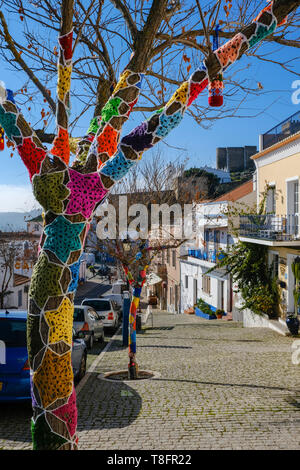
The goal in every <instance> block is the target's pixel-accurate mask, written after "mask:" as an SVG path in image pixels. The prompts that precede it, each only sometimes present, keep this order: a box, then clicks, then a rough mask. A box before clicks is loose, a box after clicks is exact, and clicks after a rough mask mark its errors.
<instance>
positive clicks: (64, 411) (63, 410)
mask: <svg viewBox="0 0 300 470" xmlns="http://www.w3.org/2000/svg"><path fill="white" fill-rule="evenodd" d="M53 414H54V415H55V416H57V417H58V418H60V419H61V420H62V421H64V422H65V423H66V425H67V428H68V431H69V433H70V436H71V437H72V436H74V434H75V432H76V423H77V409H76V393H75V388H73V391H72V393H71V395H70V398H69V400H68V403H67V404H66V405H63V406H61V407H60V408H57V409H56V410H55V411H53Z"/></svg>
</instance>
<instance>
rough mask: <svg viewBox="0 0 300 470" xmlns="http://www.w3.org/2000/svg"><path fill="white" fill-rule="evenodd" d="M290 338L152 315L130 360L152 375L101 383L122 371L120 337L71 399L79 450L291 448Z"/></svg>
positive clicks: (295, 430) (294, 381) (296, 396)
mask: <svg viewBox="0 0 300 470" xmlns="http://www.w3.org/2000/svg"><path fill="white" fill-rule="evenodd" d="M292 341H293V338H288V337H283V336H279V335H277V334H276V333H274V332H272V331H271V330H267V329H260V328H254V329H249V328H247V329H246V328H242V325H241V324H240V323H235V322H227V321H223V320H214V321H206V320H202V319H200V318H198V317H195V316H188V315H172V314H166V313H160V312H156V313H154V328H151V327H149V326H148V327H146V329H145V330H144V331H143V333H141V334H138V340H137V347H138V350H137V351H138V355H137V357H138V363H139V366H140V368H141V369H145V370H152V371H156V372H158V373H159V374H160V376H159V377H157V378H155V379H151V380H140V381H135V382H129V381H126V382H121V383H117V382H109V381H106V380H102V379H100V378H99V374H103V373H105V372H108V371H117V370H120V369H126V368H127V351H126V348H124V347H123V346H122V342H121V335H119V336H116V337H115V338H114V340H113V343H112V346H111V348H110V349H109V350H108V351H107V352H106V353H105V354H104V355H103V356H102V358H101V361H100V362H99V363H98V365H97V367H96V369H95V370H94V371H93V372H92V373H91V374H90V377H89V379H88V381H87V382H86V384H85V385H84V386H83V388H82V389H81V391H80V393H79V396H78V409H79V416H78V418H79V423H78V430H79V439H80V449H109V450H111V449H116V450H117V449H130V450H131V449H153V450H164V449H166V450H169V449H170V450H172V449H176V450H192V449H299V447H300V432H299V431H300V414H299V411H300V391H299V390H300V387H299V371H300V366H295V365H293V364H292V362H291V344H292Z"/></svg>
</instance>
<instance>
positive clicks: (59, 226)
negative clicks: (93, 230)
mask: <svg viewBox="0 0 300 470" xmlns="http://www.w3.org/2000/svg"><path fill="white" fill-rule="evenodd" d="M83 228H84V223H75V224H72V222H70V221H69V220H67V219H66V218H65V217H63V216H62V215H59V216H58V217H56V219H55V220H54V221H53V222H52V224H50V225H48V226H47V227H46V228H45V233H46V235H47V237H46V241H45V243H44V245H43V249H44V250H50V251H52V252H53V253H55V255H56V256H57V257H58V259H60V260H61V261H62V262H63V263H66V261H67V259H68V258H69V255H70V253H71V251H77V250H80V249H81V240H80V238H79V235H80V233H81V232H82V230H83Z"/></svg>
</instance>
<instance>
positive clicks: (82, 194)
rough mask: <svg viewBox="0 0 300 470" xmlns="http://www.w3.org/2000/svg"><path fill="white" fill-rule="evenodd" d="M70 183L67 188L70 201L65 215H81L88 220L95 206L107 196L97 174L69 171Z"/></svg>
mask: <svg viewBox="0 0 300 470" xmlns="http://www.w3.org/2000/svg"><path fill="white" fill-rule="evenodd" d="M69 175H70V181H69V182H68V184H67V187H68V188H69V189H70V191H71V194H70V196H69V198H70V200H69V202H68V205H67V207H66V212H65V213H66V214H82V215H83V216H84V217H85V218H86V219H88V218H89V217H90V216H91V214H92V212H93V210H94V208H95V205H96V204H97V203H98V202H100V201H101V200H102V199H104V197H105V196H106V194H107V189H105V188H104V187H103V185H102V182H101V180H100V176H99V175H98V173H89V174H81V173H78V172H77V171H75V170H72V169H69Z"/></svg>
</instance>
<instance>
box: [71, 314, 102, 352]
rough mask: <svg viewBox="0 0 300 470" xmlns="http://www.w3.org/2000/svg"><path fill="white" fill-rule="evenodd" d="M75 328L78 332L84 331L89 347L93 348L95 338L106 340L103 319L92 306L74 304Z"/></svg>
mask: <svg viewBox="0 0 300 470" xmlns="http://www.w3.org/2000/svg"><path fill="white" fill-rule="evenodd" d="M73 328H74V329H75V332H76V333H78V332H79V331H81V332H84V334H85V342H86V345H87V347H88V349H92V347H93V344H94V340H98V341H100V342H103V341H104V324H103V321H102V319H101V318H100V316H99V315H98V313H97V312H96V311H95V310H94V309H93V307H92V306H89V305H85V306H83V305H75V306H74V316H73Z"/></svg>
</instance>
